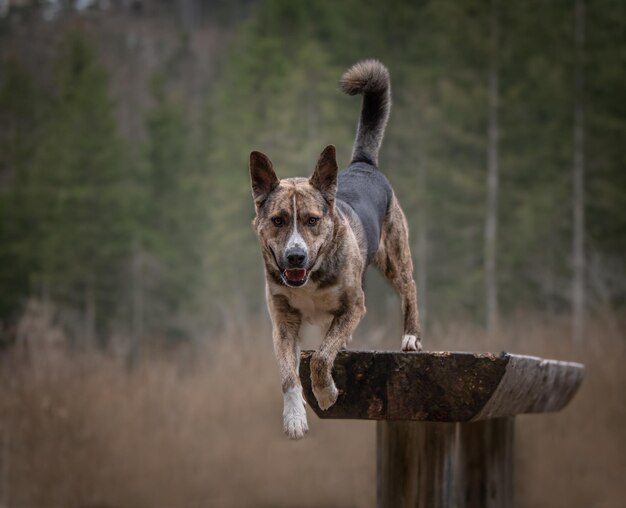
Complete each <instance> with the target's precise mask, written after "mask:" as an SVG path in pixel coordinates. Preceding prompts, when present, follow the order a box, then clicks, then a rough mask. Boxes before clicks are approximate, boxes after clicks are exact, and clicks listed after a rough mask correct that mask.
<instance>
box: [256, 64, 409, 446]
mask: <svg viewBox="0 0 626 508" xmlns="http://www.w3.org/2000/svg"><path fill="white" fill-rule="evenodd" d="M340 84H341V87H342V89H343V91H344V92H345V93H347V94H349V95H356V94H362V95H363V102H362V106H361V116H360V120H359V124H358V129H357V135H356V140H355V143H354V147H353V152H352V161H351V162H350V165H349V166H348V168H346V169H345V170H344V171H342V172H341V173H339V175H338V174H337V162H336V160H335V147H334V146H332V145H331V146H327V147H326V148H325V149H324V151H323V152H322V154H321V155H320V157H319V160H318V161H317V165H316V167H315V171H314V172H313V175H312V176H311V177H310V178H308V179H307V178H285V179H282V180H279V179H278V178H277V176H276V173H275V172H274V169H273V166H272V162H271V161H270V159H269V158H268V157H267V156H266V155H264V154H262V153H260V152H252V153H251V154H250V176H251V181H252V195H253V197H254V203H255V206H256V217H255V219H254V221H253V225H254V228H255V230H256V233H257V235H258V238H259V242H260V244H261V250H262V252H263V257H264V259H265V275H266V281H267V284H266V298H267V304H268V307H269V311H270V315H271V318H272V324H273V339H274V350H275V352H276V357H277V359H278V365H279V368H280V374H281V379H282V389H283V397H284V411H283V424H284V430H285V432H286V433H287V434H288V435H289V437H291V438H293V439H299V438H301V437H302V436H304V434H305V433H306V432H307V430H308V426H307V420H306V412H305V409H304V399H303V397H302V386H301V384H300V379H299V376H298V364H299V358H300V351H299V346H298V335H299V330H300V325H301V324H302V323H303V322H304V321H306V322H309V323H313V324H317V325H320V326H321V327H322V329H323V331H324V340H323V341H322V344H321V346H320V347H319V350H318V351H317V352H316V353H315V354H314V355H313V357H312V358H311V382H312V386H313V393H314V394H315V397H316V399H317V402H318V404H319V406H320V407H321V408H322V409H328V408H329V407H331V406H332V405H333V404H334V403H335V401H336V400H337V388H336V386H335V383H334V382H333V378H332V375H331V369H332V366H333V361H334V359H335V356H336V355H337V352H338V351H339V350H340V349H341V348H342V347H344V346H345V345H346V344H347V343H348V342H349V341H350V340H351V338H352V333H353V331H354V329H355V328H356V326H357V325H358V323H359V321H360V320H361V318H362V317H363V316H364V315H365V298H364V294H363V275H364V272H365V269H366V268H367V265H368V264H369V263H370V262H373V263H374V264H375V265H376V266H377V267H378V268H379V269H380V270H381V271H382V273H383V274H384V275H385V277H386V278H387V279H389V281H390V283H391V285H392V286H393V287H394V288H395V289H396V290H397V291H398V293H399V294H400V297H401V299H402V313H403V319H404V336H403V338H402V350H403V351H419V350H421V341H420V337H421V332H420V323H419V314H418V310H417V295H416V288H415V282H414V280H413V263H412V261H411V253H410V250H409V236H408V227H407V222H406V218H405V216H404V213H403V212H402V209H401V208H400V205H399V204H398V200H397V199H396V197H395V195H394V193H393V190H392V189H391V186H390V184H389V181H388V180H387V178H386V177H385V176H384V175H383V174H382V173H381V172H380V171H379V170H378V168H377V162H378V150H379V148H380V145H381V143H382V140H383V134H384V131H385V126H386V124H387V119H388V117H389V110H390V107H391V88H390V81H389V72H388V71H387V69H386V67H385V66H384V65H383V64H382V63H380V62H378V61H376V60H366V61H363V62H359V63H357V64H355V65H354V66H353V67H351V68H350V69H349V70H348V71H347V72H346V73H345V74H344V75H343V77H342V78H341V81H340Z"/></svg>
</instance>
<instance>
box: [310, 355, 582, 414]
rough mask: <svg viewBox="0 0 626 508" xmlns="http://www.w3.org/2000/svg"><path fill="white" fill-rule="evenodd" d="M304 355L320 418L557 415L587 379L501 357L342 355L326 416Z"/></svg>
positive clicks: (569, 369) (576, 370) (570, 369)
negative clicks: (335, 397)
mask: <svg viewBox="0 0 626 508" xmlns="http://www.w3.org/2000/svg"><path fill="white" fill-rule="evenodd" d="M313 353H314V352H313V351H303V352H302V354H301V363H300V379H301V380H302V385H303V388H304V394H305V397H306V400H307V402H308V403H309V404H310V406H311V408H312V409H313V410H314V411H315V413H316V414H317V415H318V416H319V417H320V418H352V419H369V420H416V421H432V422H468V421H476V420H485V419H490V418H502V417H509V416H515V415H517V414H521V413H543V412H551V411H558V410H560V409H562V408H563V407H565V405H567V403H568V402H569V401H570V400H571V398H572V397H573V396H574V394H575V393H576V391H577V390H578V387H579V386H580V383H581V381H582V378H583V372H584V368H583V366H582V365H581V364H578V363H571V362H561V361H556V360H543V359H541V358H536V357H530V356H519V355H510V354H507V353H502V354H500V355H493V354H491V353H484V354H475V353H457V352H421V353H402V352H397V353H396V352H377V351H342V352H340V353H339V354H338V355H337V358H336V360H335V364H334V367H333V378H334V380H335V383H336V384H337V388H338V389H339V398H338V400H337V402H336V403H335V405H334V406H332V407H331V408H330V409H328V410H327V411H322V410H321V409H320V408H319V406H318V405H317V401H316V400H315V397H314V395H313V392H312V390H311V374H310V360H311V356H312V354H313Z"/></svg>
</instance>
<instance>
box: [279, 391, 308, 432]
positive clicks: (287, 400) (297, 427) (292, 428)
mask: <svg viewBox="0 0 626 508" xmlns="http://www.w3.org/2000/svg"><path fill="white" fill-rule="evenodd" d="M283 401H284V406H283V430H284V431H285V434H287V435H288V436H289V438H290V439H301V438H303V437H304V435H305V434H306V433H307V432H308V430H309V425H308V424H307V421H306V410H305V409H304V406H305V402H304V397H302V388H291V389H290V390H287V392H286V393H285V394H284V395H283Z"/></svg>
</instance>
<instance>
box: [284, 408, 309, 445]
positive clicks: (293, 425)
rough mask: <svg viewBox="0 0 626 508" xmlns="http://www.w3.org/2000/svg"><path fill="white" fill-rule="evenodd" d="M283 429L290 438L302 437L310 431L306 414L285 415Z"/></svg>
mask: <svg viewBox="0 0 626 508" xmlns="http://www.w3.org/2000/svg"><path fill="white" fill-rule="evenodd" d="M283 430H284V431H285V434H287V435H288V436H289V439H302V438H303V437H304V435H305V434H306V433H307V432H308V431H309V425H308V423H307V421H306V415H305V414H304V415H290V416H283Z"/></svg>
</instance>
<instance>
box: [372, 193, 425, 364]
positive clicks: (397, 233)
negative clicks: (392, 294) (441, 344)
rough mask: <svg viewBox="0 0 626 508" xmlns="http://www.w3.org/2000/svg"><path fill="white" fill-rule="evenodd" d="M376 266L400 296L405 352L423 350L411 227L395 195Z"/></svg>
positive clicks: (387, 217)
mask: <svg viewBox="0 0 626 508" xmlns="http://www.w3.org/2000/svg"><path fill="white" fill-rule="evenodd" d="M374 264H375V265H376V266H377V267H378V268H379V269H380V271H381V272H382V273H383V275H384V276H385V277H386V278H387V279H388V280H389V282H390V283H391V285H392V286H393V287H394V289H395V290H396V291H397V292H398V294H399V295H400V299H401V300H402V318H403V321H404V336H403V337H402V350H403V351H421V349H422V340H421V339H422V332H421V327H420V320H419V311H418V309H417V288H416V286H415V280H414V279H413V261H412V260H411V250H410V248H409V228H408V225H407V222H406V217H405V216H404V212H403V211H402V208H400V204H399V203H398V200H397V199H396V197H395V196H393V198H392V201H391V204H390V205H389V211H388V212H387V216H386V217H385V220H384V222H383V227H382V233H381V238H380V245H379V247H378V252H377V253H376V257H375V258H374Z"/></svg>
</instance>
